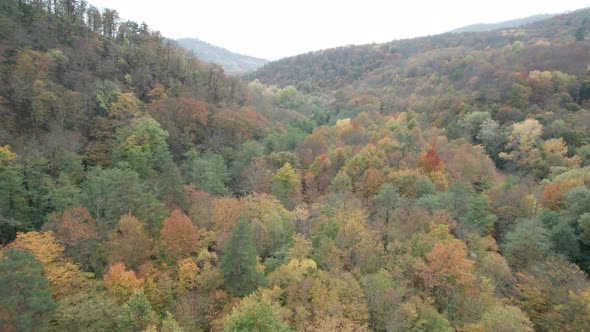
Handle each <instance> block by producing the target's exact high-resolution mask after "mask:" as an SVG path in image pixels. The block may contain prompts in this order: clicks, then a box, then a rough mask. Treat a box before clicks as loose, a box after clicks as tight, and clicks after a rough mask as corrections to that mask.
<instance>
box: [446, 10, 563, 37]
mask: <svg viewBox="0 0 590 332" xmlns="http://www.w3.org/2000/svg"><path fill="white" fill-rule="evenodd" d="M555 15H557V14H539V15H533V16H529V17H525V18H517V19H514V20H508V21H503V22H498V23H476V24H470V25H467V26H464V27H461V28H457V29H454V30H451V31H450V32H457V33H459V32H482V31H492V30H496V29H505V28H514V27H519V26H521V25H525V24H529V23H533V22H537V21H541V20H545V19H548V18H552V17H554V16H555Z"/></svg>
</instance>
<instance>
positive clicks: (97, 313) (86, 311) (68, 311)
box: [50, 292, 120, 332]
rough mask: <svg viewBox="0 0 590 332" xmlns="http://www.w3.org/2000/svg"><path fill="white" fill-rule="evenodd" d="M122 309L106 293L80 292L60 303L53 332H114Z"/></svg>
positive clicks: (52, 325)
mask: <svg viewBox="0 0 590 332" xmlns="http://www.w3.org/2000/svg"><path fill="white" fill-rule="evenodd" d="M119 310H120V307H119V305H117V303H116V302H115V301H114V300H112V299H110V298H109V297H108V296H106V294H105V293H104V292H91V293H87V292H80V293H77V294H74V295H72V296H68V297H66V298H65V299H63V300H62V301H60V302H59V308H58V309H57V311H56V313H55V314H54V315H53V318H52V323H51V326H50V330H51V331H55V332H61V331H93V332H99V331H114V330H116V329H117V316H118V315H119Z"/></svg>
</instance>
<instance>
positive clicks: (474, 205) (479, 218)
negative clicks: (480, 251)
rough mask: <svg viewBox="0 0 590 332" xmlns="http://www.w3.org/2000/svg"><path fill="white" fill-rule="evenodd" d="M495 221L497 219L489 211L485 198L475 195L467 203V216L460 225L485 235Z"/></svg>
mask: <svg viewBox="0 0 590 332" xmlns="http://www.w3.org/2000/svg"><path fill="white" fill-rule="evenodd" d="M496 220H498V217H496V215H494V214H493V213H491V212H490V211H489V208H488V200H487V199H486V197H485V196H483V195H477V196H475V197H474V198H473V199H471V201H470V202H469V205H468V206H467V214H466V215H465V217H464V218H462V219H461V224H462V225H464V226H466V227H467V228H468V229H471V230H475V231H477V232H479V233H480V234H482V235H485V234H489V233H490V232H491V231H492V229H493V227H494V223H495V222H496Z"/></svg>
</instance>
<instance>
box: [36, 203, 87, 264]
mask: <svg viewBox="0 0 590 332" xmlns="http://www.w3.org/2000/svg"><path fill="white" fill-rule="evenodd" d="M47 227H48V228H49V229H52V230H53V232H54V234H55V237H56V239H57V240H58V241H59V242H60V243H62V244H63V245H64V246H65V253H66V254H67V255H68V256H70V257H73V258H74V259H75V260H76V261H77V262H78V263H80V264H81V266H82V267H83V268H84V267H86V268H88V267H90V266H91V265H92V264H91V261H92V260H91V256H92V250H93V248H94V246H95V244H96V240H97V239H98V229H97V226H96V221H95V220H94V219H93V218H92V216H90V213H89V212H88V210H87V209H86V208H85V207H77V208H71V209H68V210H66V211H64V213H63V214H57V213H52V214H51V216H50V222H49V223H48V224H47Z"/></svg>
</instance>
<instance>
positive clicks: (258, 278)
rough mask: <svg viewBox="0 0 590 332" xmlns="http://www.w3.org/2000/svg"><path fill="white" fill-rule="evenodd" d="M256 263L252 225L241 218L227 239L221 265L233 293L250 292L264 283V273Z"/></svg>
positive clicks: (238, 294)
mask: <svg viewBox="0 0 590 332" xmlns="http://www.w3.org/2000/svg"><path fill="white" fill-rule="evenodd" d="M256 263H257V260H256V248H255V247H254V243H253V241H252V232H251V230H250V225H249V223H248V222H247V221H246V220H244V219H241V220H239V221H238V222H237V224H236V226H235V227H234V229H233V231H232V234H231V236H230V238H229V240H228V241H227V245H226V246H225V251H224V255H223V256H222V257H221V262H220V265H219V267H220V269H221V273H222V274H223V277H224V278H225V282H226V285H227V288H228V290H229V291H230V292H231V293H232V294H233V295H237V296H244V295H247V294H250V293H251V292H252V291H254V290H256V288H257V287H258V286H259V285H260V284H262V283H264V275H263V274H262V273H261V272H259V271H258V270H257V269H256Z"/></svg>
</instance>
